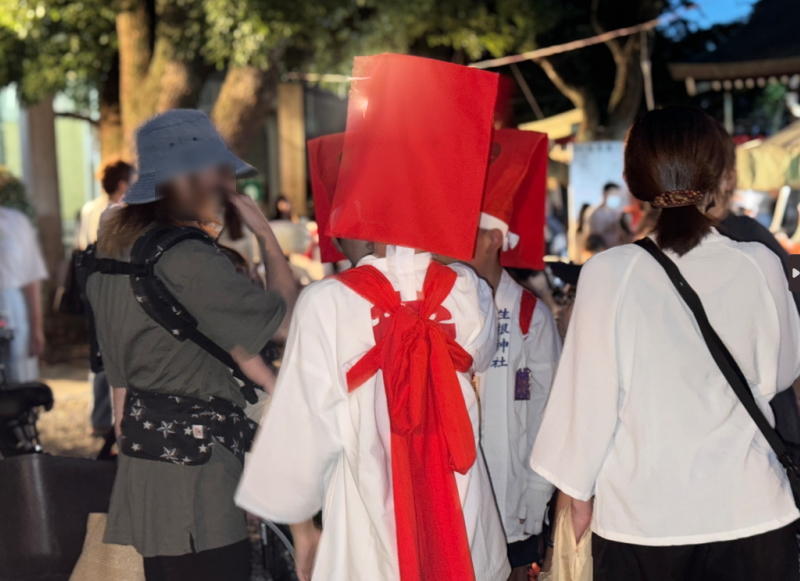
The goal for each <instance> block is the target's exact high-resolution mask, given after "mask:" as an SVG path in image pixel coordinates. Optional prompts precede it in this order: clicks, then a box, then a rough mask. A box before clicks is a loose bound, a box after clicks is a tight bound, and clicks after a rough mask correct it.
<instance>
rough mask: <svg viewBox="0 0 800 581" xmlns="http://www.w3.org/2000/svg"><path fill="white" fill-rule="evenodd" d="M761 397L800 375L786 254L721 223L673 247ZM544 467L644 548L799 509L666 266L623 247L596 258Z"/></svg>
mask: <svg viewBox="0 0 800 581" xmlns="http://www.w3.org/2000/svg"><path fill="white" fill-rule="evenodd" d="M670 258H672V259H673V260H674V261H675V262H676V264H677V265H678V267H679V268H680V270H681V273H682V274H683V275H684V277H685V278H686V280H687V281H688V282H689V284H690V285H691V286H692V287H693V288H694V289H695V291H697V294H698V295H699V296H700V299H701V300H702V302H703V306H704V307H705V310H706V312H707V313H708V318H709V320H710V322H711V325H712V326H713V327H714V328H715V329H716V331H717V333H718V334H719V336H720V337H721V338H722V340H723V341H724V343H725V344H726V346H727V347H728V349H729V350H730V351H731V354H732V355H733V357H734V358H735V359H736V361H737V363H738V364H739V365H740V366H741V368H742V371H743V372H744V375H745V377H746V378H747V381H748V383H749V384H750V387H751V388H752V390H753V393H754V394H755V397H756V399H757V401H758V403H759V406H760V407H761V409H762V410H763V411H764V413H765V414H766V416H767V417H768V418H770V419H772V417H773V415H772V411H771V409H770V407H769V401H770V400H771V399H772V397H773V396H774V395H775V394H776V393H777V392H779V391H781V390H783V389H786V388H788V387H789V386H790V385H791V384H792V382H793V381H794V380H795V378H797V377H798V376H799V375H800V338H799V337H800V319H798V314H797V309H796V308H795V306H794V302H793V301H792V298H791V296H790V293H789V291H788V289H787V284H786V278H785V275H784V272H783V269H782V268H781V263H780V261H779V260H778V258H777V257H776V256H775V255H774V254H773V253H772V251H770V250H769V249H768V248H767V247H766V246H763V245H762V244H759V243H755V242H749V243H739V242H734V241H732V240H730V239H728V238H725V237H723V236H721V235H720V234H718V233H717V232H716V231H714V232H712V233H711V234H710V235H709V236H707V237H706V238H705V239H704V240H703V242H702V243H701V244H700V245H699V246H698V247H696V248H694V249H692V250H691V251H690V252H689V253H687V254H686V255H684V256H682V257H678V256H677V255H674V254H671V253H670ZM531 465H532V467H533V468H534V470H536V471H537V472H538V473H539V474H542V475H543V476H545V477H547V478H548V479H549V480H550V481H551V482H553V483H554V484H555V485H556V486H557V487H558V488H560V489H561V490H563V491H564V492H565V493H567V494H569V495H570V496H573V497H575V498H578V499H581V500H588V499H589V498H591V496H592V495H594V496H595V504H594V516H593V520H592V530H593V531H594V532H595V533H597V534H598V535H600V536H601V537H603V538H606V539H610V540H613V541H620V542H625V543H633V544H638V545H685V544H696V543H708V542H715V541H724V540H731V539H737V538H743V537H748V536H753V535H757V534H760V533H763V532H767V531H770V530H775V529H778V528H780V527H782V526H784V525H787V524H789V523H791V522H792V521H794V520H796V519H797V518H798V516H800V512H798V510H797V508H796V507H795V504H794V501H793V499H792V494H791V490H790V487H789V482H788V479H787V477H786V473H785V471H784V469H783V467H782V466H781V464H780V462H779V461H778V459H777V458H776V456H775V454H774V453H773V452H772V450H771V449H770V448H769V446H768V445H767V442H766V441H765V439H764V438H763V436H762V435H761V434H760V432H758V430H757V429H756V426H755V424H754V422H753V420H752V419H751V418H750V416H749V415H748V414H747V412H746V411H745V408H744V407H743V406H742V405H741V403H740V402H739V400H738V399H737V397H736V395H735V394H734V392H733V390H732V389H731V387H730V386H729V385H728V383H727V382H726V381H725V379H724V377H723V375H722V373H721V372H720V370H719V368H718V367H717V366H716V364H715V363H714V360H713V359H712V357H711V354H710V353H709V350H708V347H707V346H706V344H705V342H704V341H703V338H702V337H701V335H700V331H699V329H698V326H697V323H696V322H695V319H694V317H693V315H692V313H691V311H690V310H689V308H688V307H687V306H686V304H685V303H684V302H683V300H682V299H681V298H680V296H679V295H678V293H677V291H676V290H675V288H674V286H673V285H672V283H671V282H670V280H669V278H668V277H667V275H666V273H665V272H664V270H663V268H662V267H661V266H660V265H659V264H658V263H657V262H656V261H655V260H654V259H653V258H652V257H651V256H650V255H649V254H648V253H647V252H646V251H645V250H643V249H641V248H639V247H638V246H634V245H626V246H620V247H618V248H614V249H611V250H608V251H606V252H603V253H601V254H599V255H597V256H596V257H594V258H592V259H591V260H590V261H589V262H588V263H587V264H586V265H585V266H584V268H583V271H582V272H581V277H580V283H579V285H578V294H577V297H576V300H575V309H574V312H573V314H572V320H571V322H570V326H569V331H568V332H567V338H566V342H565V344H564V351H563V354H562V357H561V363H560V365H559V369H558V372H557V374H556V379H555V382H554V384H553V389H552V392H551V395H550V400H549V401H548V403H547V407H546V409H545V414H544V419H543V422H542V427H541V429H540V431H539V437H538V439H537V440H536V445H535V446H534V450H533V455H532V458H531Z"/></svg>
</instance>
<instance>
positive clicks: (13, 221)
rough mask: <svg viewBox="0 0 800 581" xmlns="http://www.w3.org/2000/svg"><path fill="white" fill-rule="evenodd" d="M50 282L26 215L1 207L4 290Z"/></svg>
mask: <svg viewBox="0 0 800 581" xmlns="http://www.w3.org/2000/svg"><path fill="white" fill-rule="evenodd" d="M46 278H47V267H46V266H45V263H44V258H43V257H42V252H41V250H40V249H39V241H38V239H37V237H36V231H35V230H34V229H33V226H32V225H31V223H30V220H28V217H27V216H26V215H25V214H23V213H22V212H19V211H17V210H12V209H10V208H1V207H0V290H6V289H18V288H22V287H24V286H26V285H28V284H30V283H32V282H36V281H40V280H44V279H46Z"/></svg>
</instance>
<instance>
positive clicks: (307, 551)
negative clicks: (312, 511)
mask: <svg viewBox="0 0 800 581" xmlns="http://www.w3.org/2000/svg"><path fill="white" fill-rule="evenodd" d="M289 528H290V529H291V530H292V539H293V540H294V563H295V568H296V569H297V578H298V579H299V581H311V573H312V572H313V571H314V561H315V560H316V558H317V546H318V545H319V538H320V535H321V534H322V532H321V531H320V530H319V529H318V528H317V526H316V525H315V524H314V522H313V521H310V520H307V521H305V522H302V523H299V524H294V525H289Z"/></svg>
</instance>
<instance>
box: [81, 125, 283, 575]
mask: <svg viewBox="0 0 800 581" xmlns="http://www.w3.org/2000/svg"><path fill="white" fill-rule="evenodd" d="M136 146H137V151H138V153H139V179H138V181H137V182H135V183H134V184H133V185H132V186H131V188H130V189H129V190H128V192H127V193H126V195H125V197H124V199H123V203H124V204H125V206H124V207H122V208H118V209H116V210H115V211H114V212H113V213H112V214H111V215H110V216H107V218H106V219H105V221H104V222H103V223H102V225H101V227H100V233H99V237H98V244H97V257H98V258H99V259H100V261H103V262H102V264H103V265H105V269H102V268H101V269H99V270H98V271H96V272H94V273H93V274H90V275H89V276H88V282H87V285H86V293H87V295H88V302H89V305H90V307H91V311H92V314H93V319H94V324H95V328H96V332H97V340H98V346H99V349H100V351H101V352H102V354H103V363H104V366H105V370H106V372H107V375H108V380H109V383H110V384H111V386H112V387H113V388H114V404H115V405H114V411H115V414H114V415H115V428H116V430H117V434H118V441H119V445H120V455H119V461H118V471H117V477H116V482H115V485H114V491H113V495H112V499H111V505H110V509H109V515H108V524H107V529H106V535H105V542H107V543H112V544H122V545H133V546H134V547H135V548H136V550H137V551H138V552H139V553H140V554H141V555H142V556H143V557H144V569H145V577H146V579H147V581H154V580H155V581H161V580H165V581H166V580H178V579H181V580H182V579H192V580H194V581H196V580H214V581H216V580H220V581H221V580H223V579H224V580H226V581H245V580H247V579H249V568H250V566H249V562H250V560H249V541H248V540H247V529H246V523H245V515H244V512H243V511H241V510H240V509H238V508H237V507H236V506H235V505H234V503H233V496H234V491H235V488H236V484H237V482H238V480H239V476H240V475H241V473H242V458H243V453H244V451H246V450H247V449H248V448H249V442H250V440H251V439H252V435H253V432H254V431H255V425H254V424H253V423H252V422H250V421H249V420H248V419H247V418H245V416H244V411H243V409H242V408H243V407H244V406H245V400H246V398H247V397H248V396H249V395H253V394H252V393H248V392H247V391H246V390H245V389H240V385H239V383H238V382H237V380H236V378H234V377H233V375H231V373H230V371H229V368H230V367H232V366H233V364H232V365H225V363H224V362H223V361H222V360H221V359H219V358H217V357H215V356H214V355H212V354H211V353H210V352H209V351H207V350H206V349H205V348H202V347H201V346H200V344H199V343H196V342H195V339H193V338H192V337H191V335H187V337H188V338H190V339H191V340H179V338H180V337H178V335H179V334H180V331H181V330H180V328H179V329H175V330H174V331H172V332H170V331H169V330H168V329H167V328H166V327H164V326H163V323H162V322H161V321H159V320H158V319H157V318H156V317H155V316H154V315H153V312H152V305H153V304H154V301H153V300H152V299H153V297H152V296H151V295H149V294H147V293H143V294H140V293H138V292H135V289H137V287H136V281H138V280H139V278H138V277H145V278H146V277H156V280H157V281H158V282H159V284H162V285H163V287H164V289H166V291H167V292H168V293H169V294H171V295H172V296H173V297H174V298H175V299H177V301H179V303H180V304H181V305H182V306H184V307H185V308H186V311H187V312H188V313H189V314H190V315H191V316H192V318H193V319H194V320H195V321H196V328H197V330H198V331H199V332H200V333H202V334H203V335H205V337H206V338H208V339H209V340H210V341H213V343H215V344H216V345H217V346H218V347H220V348H221V349H223V350H224V351H226V352H227V353H228V354H229V355H230V357H231V358H232V360H233V362H235V365H236V366H238V368H239V370H241V372H242V373H243V374H244V375H245V376H246V378H247V379H249V380H250V381H251V382H252V383H254V384H256V385H259V386H261V387H263V388H264V389H265V390H266V391H268V392H271V390H272V385H273V383H272V374H271V373H270V372H269V369H268V368H267V366H266V364H265V363H264V362H263V360H262V359H261V358H260V357H259V355H258V354H259V352H260V351H261V349H262V348H263V347H264V345H265V344H266V343H267V341H268V340H269V339H270V338H271V337H273V336H274V335H275V334H276V333H278V334H280V333H282V332H284V331H283V330H282V327H281V324H282V321H283V320H284V316H285V315H286V313H287V312H288V311H290V310H291V309H292V306H293V303H294V301H295V298H296V291H295V287H294V283H293V280H292V275H291V271H290V270H289V266H288V264H287V263H286V261H285V259H284V258H283V255H282V253H281V250H280V248H279V246H278V243H277V241H276V240H275V237H274V235H273V234H272V231H271V230H270V228H269V225H268V223H267V220H266V218H264V216H263V215H262V214H261V212H260V211H259V210H258V208H257V207H256V205H255V203H254V202H252V200H250V198H248V197H246V196H241V195H239V194H237V193H235V190H234V186H235V183H234V173H235V174H236V175H243V174H246V173H249V172H251V171H252V168H251V167H250V166H248V165H247V164H245V163H244V162H242V161H241V160H239V159H238V158H236V157H235V156H234V155H233V154H232V153H231V152H230V151H228V149H227V148H226V147H225V145H224V143H223V141H222V139H221V138H220V136H219V134H218V133H217V132H216V130H215V128H214V127H213V125H212V124H211V121H210V120H209V118H208V116H206V115H205V114H204V113H202V112H199V111H190V110H174V111H169V112H167V113H163V114H161V115H158V116H156V117H154V118H153V119H151V120H149V121H147V122H146V123H144V125H142V126H141V127H140V128H139V130H138V131H137V135H136ZM220 194H223V195H225V196H226V197H227V200H228V201H229V202H230V203H231V204H233V205H234V206H235V207H236V209H237V211H238V212H239V214H240V216H241V218H242V221H243V222H244V224H245V225H247V226H248V228H250V230H251V231H252V232H254V233H255V235H256V237H257V239H258V242H259V245H260V247H261V256H262V257H263V259H264V262H265V265H266V278H267V285H268V290H267V291H266V292H265V291H264V290H262V289H259V288H256V287H255V286H254V285H252V284H251V283H250V281H249V280H247V279H246V278H244V277H242V276H240V275H238V274H237V273H236V270H235V268H234V265H233V264H232V263H231V262H230V260H229V259H228V258H227V257H226V256H225V255H224V254H223V253H222V252H220V251H219V249H218V248H217V247H216V246H215V244H214V243H213V242H212V241H211V239H210V237H209V238H207V237H206V234H212V235H213V234H214V229H213V226H214V223H215V217H216V215H217V204H218V202H219V197H220ZM159 229H161V230H167V231H169V230H176V229H177V230H180V231H181V232H190V233H192V237H191V238H187V239H184V240H181V241H178V242H176V243H175V244H174V245H172V246H167V247H166V248H164V249H163V250H161V251H160V252H159V254H158V255H157V261H156V262H155V266H152V267H151V268H150V269H147V270H152V272H148V274H136V275H135V276H124V275H125V274H126V273H125V272H123V271H124V267H125V265H126V264H127V265H131V264H133V265H135V264H136V263H138V262H139V260H138V258H137V257H138V256H139V254H138V253H139V250H138V248H139V247H138V246H137V242H139V241H140V240H147V236H153V235H154V234H153V232H156V231H159ZM98 262H99V261H98ZM109 265H111V266H113V269H116V271H113V272H110V270H113V269H112V268H111V267H110V266H109ZM132 287H133V288H132ZM148 303H149V304H148ZM148 307H150V309H148ZM286 320H287V321H288V317H286ZM159 323H161V324H159ZM176 337H177V338H176ZM251 385H252V384H251ZM232 428H234V429H232ZM211 434H213V438H212V437H211Z"/></svg>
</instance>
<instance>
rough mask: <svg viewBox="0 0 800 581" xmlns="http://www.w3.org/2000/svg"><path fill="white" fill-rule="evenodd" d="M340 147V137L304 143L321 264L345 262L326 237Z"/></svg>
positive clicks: (340, 157)
mask: <svg viewBox="0 0 800 581" xmlns="http://www.w3.org/2000/svg"><path fill="white" fill-rule="evenodd" d="M343 145H344V133H335V134H333V135H325V136H324V137H318V138H317V139H312V140H310V141H309V142H308V167H309V171H310V173H311V193H312V195H313V196H314V213H315V215H316V220H317V231H318V234H319V252H320V257H321V259H322V262H339V261H340V260H345V256H344V254H342V253H341V252H339V251H338V250H337V249H336V246H334V244H333V239H332V238H331V237H330V236H328V234H327V228H328V220H329V219H330V214H331V203H332V202H333V194H334V192H335V191H336V182H337V181H338V180H339V167H340V165H341V162H342V146H343Z"/></svg>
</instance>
